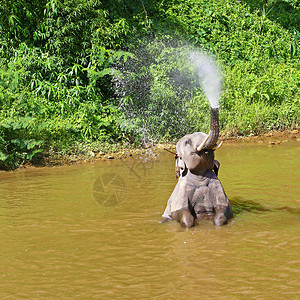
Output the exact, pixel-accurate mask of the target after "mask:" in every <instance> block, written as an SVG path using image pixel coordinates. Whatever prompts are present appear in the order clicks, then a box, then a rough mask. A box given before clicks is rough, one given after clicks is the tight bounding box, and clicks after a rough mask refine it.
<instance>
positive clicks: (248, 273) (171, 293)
mask: <svg viewBox="0 0 300 300" xmlns="http://www.w3.org/2000/svg"><path fill="white" fill-rule="evenodd" d="M299 154H300V147H299V142H298V143H297V142H288V143H282V144H281V145H278V146H274V147H272V148H268V147H267V146H266V145H263V144H256V145H254V144H237V145H225V146H223V147H222V148H221V149H220V150H218V151H217V153H216V156H217V159H218V160H219V161H220V162H221V169H220V173H219V177H220V179H221V181H222V184H223V186H224V188H225V191H226V193H227V195H228V197H229V199H231V201H232V206H233V210H234V212H235V217H234V219H233V220H232V221H231V222H230V223H229V224H228V225H227V226H224V227H215V226H213V225H212V224H211V223H210V222H209V221H207V222H203V223H201V224H200V225H199V226H197V227H195V228H192V229H189V230H183V229H181V228H180V226H179V224H178V223H175V222H170V223H166V224H159V221H160V219H161V214H162V213H163V211H164V208H165V205H166V202H167V200H168V197H169V196H170V194H171V192H172V190H173V188H174V186H175V184H176V179H175V173H174V158H173V156H172V155H170V154H169V153H167V152H158V153H156V155H157V156H156V157H155V158H153V157H152V156H151V155H146V156H137V157H132V158H130V159H123V160H109V161H106V162H95V163H87V164H82V165H74V166H64V167H52V168H40V169H39V168H38V169H25V170H21V171H18V172H12V173H1V174H0V298H1V299H22V298H27V299H36V298H45V299H179V298H189V299H213V298H215V299H299V298H300V189H299V182H300V171H299V167H300V158H299Z"/></svg>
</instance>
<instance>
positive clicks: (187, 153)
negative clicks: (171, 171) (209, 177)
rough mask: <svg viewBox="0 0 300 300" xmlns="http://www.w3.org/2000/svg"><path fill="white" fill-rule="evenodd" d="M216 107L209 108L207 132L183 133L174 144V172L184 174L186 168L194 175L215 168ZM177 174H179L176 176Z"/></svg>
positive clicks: (217, 132) (217, 123)
mask: <svg viewBox="0 0 300 300" xmlns="http://www.w3.org/2000/svg"><path fill="white" fill-rule="evenodd" d="M218 114H219V112H218V109H217V108H211V122H210V131H209V134H208V135H207V134H205V133H203V132H195V133H192V134H188V135H185V136H184V137H183V138H181V139H180V140H179V141H178V143H177V145H176V151H177V155H176V174H177V177H179V176H184V175H185V174H186V173H187V170H189V171H190V172H192V173H193V174H196V175H204V174H205V172H206V171H207V170H212V169H214V168H215V161H214V150H215V149H217V148H218V147H219V146H220V145H221V144H220V145H219V146H217V141H218V137H219V117H218ZM178 175H179V176H178Z"/></svg>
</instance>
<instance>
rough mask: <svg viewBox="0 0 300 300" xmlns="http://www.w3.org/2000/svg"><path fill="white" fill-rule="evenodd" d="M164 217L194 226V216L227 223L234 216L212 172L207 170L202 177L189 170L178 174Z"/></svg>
mask: <svg viewBox="0 0 300 300" xmlns="http://www.w3.org/2000/svg"><path fill="white" fill-rule="evenodd" d="M189 214H190V216H189ZM163 217H164V218H167V219H174V220H177V221H179V222H180V223H181V224H182V225H183V226H185V227H192V226H193V225H194V219H195V218H196V219H198V220H203V219H213V220H214V223H215V224H216V225H224V224H226V223H227V220H228V219H230V218H232V210H231V206H230V203H229V200H228V198H227V196H226V194H225V192H224V189H223V187H222V184H221V182H220V180H219V178H218V177H217V175H216V174H215V173H214V172H213V171H211V170H207V172H206V173H205V174H204V175H203V176H201V175H195V174H193V173H192V172H191V171H189V170H188V171H187V174H186V175H185V176H180V177H179V180H178V182H177V184H176V186H175V188H174V191H173V193H172V195H171V196H170V198H169V200H168V203H167V207H166V209H165V211H164V214H163Z"/></svg>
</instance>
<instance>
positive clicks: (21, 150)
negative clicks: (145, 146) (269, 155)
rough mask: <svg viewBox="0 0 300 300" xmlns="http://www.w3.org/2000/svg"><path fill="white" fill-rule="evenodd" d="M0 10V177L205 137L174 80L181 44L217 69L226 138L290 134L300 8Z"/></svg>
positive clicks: (280, 2) (166, 5)
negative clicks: (56, 161)
mask: <svg viewBox="0 0 300 300" xmlns="http://www.w3.org/2000/svg"><path fill="white" fill-rule="evenodd" d="M0 3H1V5H0V109H1V114H0V168H1V169H13V168H16V167H18V165H20V164H22V163H24V161H32V160H34V159H36V158H39V157H41V156H42V155H46V154H47V153H49V151H56V152H68V151H69V152H70V151H84V149H98V150H99V149H100V148H101V147H102V146H101V145H104V144H106V145H113V144H115V143H137V144H138V143H141V142H142V141H143V139H145V134H146V135H147V138H148V139H152V140H156V141H166V140H173V139H176V138H178V137H180V136H182V135H183V134H185V133H187V132H192V131H196V130H200V131H203V130H207V128H208V127H207V126H208V123H209V110H208V107H209V106H208V103H207V101H206V100H205V97H204V96H203V93H201V91H200V90H199V87H198V86H197V84H195V85H192V83H189V82H188V80H183V81H182V80H179V79H178V78H181V77H180V75H178V74H180V73H184V72H185V70H184V68H183V67H182V65H181V63H180V55H178V53H180V51H178V49H179V50H180V49H184V48H185V47H186V45H189V47H194V48H195V49H201V50H203V51H206V52H208V53H210V54H211V55H213V56H214V57H215V59H216V60H217V62H218V64H219V65H220V66H221V67H222V70H223V74H224V78H225V81H224V91H223V93H222V97H221V111H220V125H221V130H222V131H223V132H225V133H227V134H229V135H250V134H258V133H261V132H265V131H268V130H273V129H291V128H296V127H299V124H300V93H299V86H300V63H299V41H300V26H299V15H300V12H299V1H298V0H269V1H267V0H227V1H221V0H209V1H208V0H176V1H175V0H158V1H157V0H152V1H150V0H110V1H108V0H102V1H99V0H30V1H29V0H22V1H21V0H1V1H0ZM174 57H177V58H179V59H174ZM122 70H126V72H125V73H123V74H122ZM124 74H125V76H124ZM176 74H177V75H178V76H177V75H176ZM122 76H123V77H122ZM120 78H121V79H120ZM185 78H188V77H185ZM124 82H125V83H124ZM126 88H128V90H129V91H127V92H126V91H125V90H124V89H126ZM120 95H121V96H120ZM183 100H184V101H183ZM183 124H184V125H183Z"/></svg>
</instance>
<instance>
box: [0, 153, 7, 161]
mask: <svg viewBox="0 0 300 300" xmlns="http://www.w3.org/2000/svg"><path fill="white" fill-rule="evenodd" d="M7 158H8V155H5V154H4V153H3V152H2V151H0V160H1V161H6V159H7Z"/></svg>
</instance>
